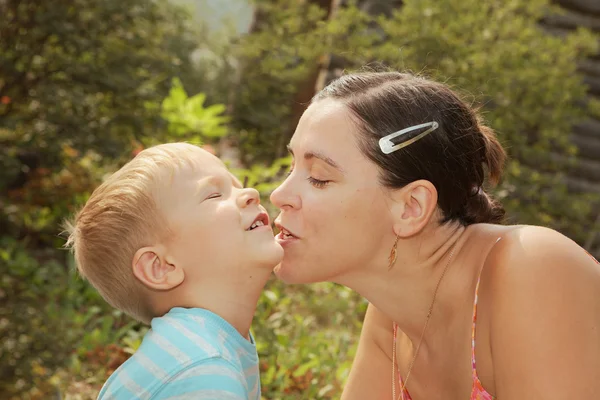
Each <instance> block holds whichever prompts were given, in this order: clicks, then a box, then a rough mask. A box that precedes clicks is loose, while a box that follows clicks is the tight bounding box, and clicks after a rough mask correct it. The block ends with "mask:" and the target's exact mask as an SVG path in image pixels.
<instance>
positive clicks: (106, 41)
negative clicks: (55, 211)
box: [0, 0, 199, 237]
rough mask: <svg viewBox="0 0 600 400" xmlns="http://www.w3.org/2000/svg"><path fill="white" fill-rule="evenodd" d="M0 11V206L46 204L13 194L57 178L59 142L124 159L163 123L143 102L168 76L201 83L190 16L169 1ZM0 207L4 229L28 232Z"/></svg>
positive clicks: (14, 4) (23, 0)
mask: <svg viewBox="0 0 600 400" xmlns="http://www.w3.org/2000/svg"><path fill="white" fill-rule="evenodd" d="M0 14H1V15H2V18H0V99H2V101H0V164H2V165H4V166H5V168H4V170H3V174H2V176H1V177H0V210H2V211H4V210H5V209H6V207H8V205H10V204H11V203H18V204H19V206H18V207H21V206H24V205H27V206H28V207H35V206H39V205H40V204H39V203H44V204H53V201H52V200H53V199H51V198H43V199H42V198H41V197H40V196H37V197H38V200H39V202H38V203H37V204H35V203H34V200H35V199H33V198H31V196H29V195H24V196H21V194H20V193H17V198H13V197H12V195H13V194H14V191H17V192H19V191H22V190H23V189H24V188H26V187H27V186H28V185H33V184H34V183H32V181H35V180H37V177H36V176H35V175H36V173H38V172H39V171H40V170H42V171H44V173H45V174H46V175H47V176H52V179H54V180H60V179H61V178H60V174H61V173H63V172H64V171H65V170H66V168H67V165H65V163H64V156H65V154H64V149H65V148H70V149H72V150H74V151H76V152H79V153H82V154H85V153H88V152H90V151H93V152H94V153H96V154H97V155H98V156H99V157H107V158H108V159H117V158H119V157H122V156H123V149H125V148H130V147H131V146H132V143H135V142H138V141H139V140H138V139H139V138H140V137H141V136H144V135H148V136H150V135H152V132H154V131H157V130H160V129H161V124H162V122H161V120H160V116H159V115H157V114H156V113H154V112H152V110H151V108H149V107H147V105H148V104H152V103H155V104H160V102H161V101H162V100H163V99H164V97H165V96H166V94H167V92H168V90H169V88H170V84H171V82H170V80H171V78H172V77H175V76H178V77H181V79H182V80H183V81H184V82H197V81H198V80H197V78H195V74H194V67H193V65H192V63H191V61H190V57H189V55H190V53H191V52H192V51H193V50H194V48H195V46H196V43H197V42H198V41H199V38H198V37H197V36H196V34H195V33H194V31H193V30H192V28H191V24H190V23H191V21H190V20H189V18H188V17H187V14H185V13H183V12H182V11H181V10H180V9H177V8H174V7H173V6H171V5H169V4H168V3H167V2H166V0H158V1H146V0H133V1H127V2H123V1H118V0H92V1H88V0H85V1H84V0H68V1H61V2H58V3H50V2H39V1H31V0H6V1H2V2H0ZM67 171H68V170H67ZM63 195H64V194H63ZM65 198H67V197H66V196H65V197H63V200H64V199H65ZM68 200H72V199H68ZM40 212H43V211H41V210H37V211H36V213H38V214H39V213H40ZM3 214H4V213H2V214H0V228H1V229H0V230H1V231H3V232H7V233H10V234H12V235H14V236H16V237H22V236H26V235H29V234H31V233H32V232H31V231H29V230H28V229H27V227H25V226H23V225H22V224H18V223H16V222H15V221H14V220H11V221H6V220H5V218H3V217H2V216H1V215H3Z"/></svg>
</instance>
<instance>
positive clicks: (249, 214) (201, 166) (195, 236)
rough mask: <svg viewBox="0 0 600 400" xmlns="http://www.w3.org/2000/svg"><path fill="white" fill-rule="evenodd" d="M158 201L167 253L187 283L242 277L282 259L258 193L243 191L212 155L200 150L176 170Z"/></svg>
mask: <svg viewBox="0 0 600 400" xmlns="http://www.w3.org/2000/svg"><path fill="white" fill-rule="evenodd" d="M159 197H160V200H161V201H160V204H161V208H162V210H163V212H164V213H165V216H166V218H167V220H168V221H169V224H170V226H171V228H172V231H173V232H172V235H171V237H170V238H169V240H168V241H167V243H166V248H167V252H168V254H169V255H170V256H171V257H172V259H173V260H174V262H175V263H177V264H179V266H180V267H182V268H183V270H184V272H185V280H186V281H187V282H188V283H189V282H196V281H200V280H202V281H205V282H211V281H214V282H217V281H219V280H220V279H222V278H224V277H225V278H226V279H236V278H239V279H244V278H248V277H249V276H251V275H252V274H253V272H257V269H261V270H266V271H270V270H272V269H273V268H274V267H275V266H276V265H277V264H278V263H279V262H280V261H281V259H282V257H283V249H282V248H281V246H280V245H279V244H278V243H277V242H276V241H275V239H274V237H273V231H272V228H271V221H270V220H269V216H268V214H267V213H266V211H265V209H264V208H263V207H262V206H261V205H260V200H259V195H258V192H257V191H256V190H255V189H249V188H247V189H244V188H243V187H242V185H241V184H240V182H239V181H238V180H237V178H235V177H234V176H233V175H232V174H231V173H230V172H229V171H228V170H227V168H226V167H225V165H224V164H223V162H222V161H221V160H219V159H218V158H217V157H215V156H213V155H212V154H210V153H208V152H206V151H204V150H202V149H200V148H198V155H197V162H195V163H194V167H193V168H192V167H191V166H184V167H182V168H181V169H180V170H179V171H177V172H176V173H175V175H174V177H173V180H172V184H171V185H168V186H167V188H165V189H164V190H163V192H162V193H159ZM267 276H268V275H267Z"/></svg>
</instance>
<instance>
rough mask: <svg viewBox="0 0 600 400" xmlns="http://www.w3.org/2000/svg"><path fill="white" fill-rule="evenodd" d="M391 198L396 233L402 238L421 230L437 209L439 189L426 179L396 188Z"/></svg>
mask: <svg viewBox="0 0 600 400" xmlns="http://www.w3.org/2000/svg"><path fill="white" fill-rule="evenodd" d="M391 198H392V200H393V202H392V206H391V211H392V215H393V218H394V233H395V234H396V235H397V236H400V237H402V238H407V237H410V236H413V235H416V234H417V233H419V232H421V231H422V230H423V228H425V226H426V225H427V224H428V223H429V220H430V219H431V216H432V215H433V214H434V213H435V211H436V210H437V199H438V198H437V190H436V189H435V186H433V184H432V183H431V182H429V181H427V180H424V179H421V180H418V181H414V182H411V183H409V184H408V185H406V186H404V187H403V188H401V189H397V190H394V191H393V192H392V194H391Z"/></svg>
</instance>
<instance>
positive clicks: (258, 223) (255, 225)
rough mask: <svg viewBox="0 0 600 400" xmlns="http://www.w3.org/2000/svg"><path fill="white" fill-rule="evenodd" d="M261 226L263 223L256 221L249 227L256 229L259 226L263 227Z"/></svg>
mask: <svg viewBox="0 0 600 400" xmlns="http://www.w3.org/2000/svg"><path fill="white" fill-rule="evenodd" d="M263 225H264V222H262V221H256V222H255V223H253V224H252V225H251V226H250V229H254V228H258V227H259V226H263Z"/></svg>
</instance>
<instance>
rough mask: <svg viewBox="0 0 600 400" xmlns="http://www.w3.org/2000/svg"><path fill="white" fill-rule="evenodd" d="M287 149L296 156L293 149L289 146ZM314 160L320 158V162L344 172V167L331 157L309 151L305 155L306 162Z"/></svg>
mask: <svg viewBox="0 0 600 400" xmlns="http://www.w3.org/2000/svg"><path fill="white" fill-rule="evenodd" d="M287 149H288V151H289V152H290V153H291V154H292V155H294V151H293V150H292V148H291V147H290V146H289V145H288V146H287ZM313 158H318V159H319V160H321V161H323V162H325V163H327V164H329V165H331V166H332V167H333V168H335V169H337V170H338V171H340V172H344V169H343V168H342V167H340V165H339V164H338V163H336V162H335V161H333V159H332V158H331V157H327V156H326V155H324V154H323V153H320V152H318V151H307V152H306V153H304V159H305V160H311V159H313Z"/></svg>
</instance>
